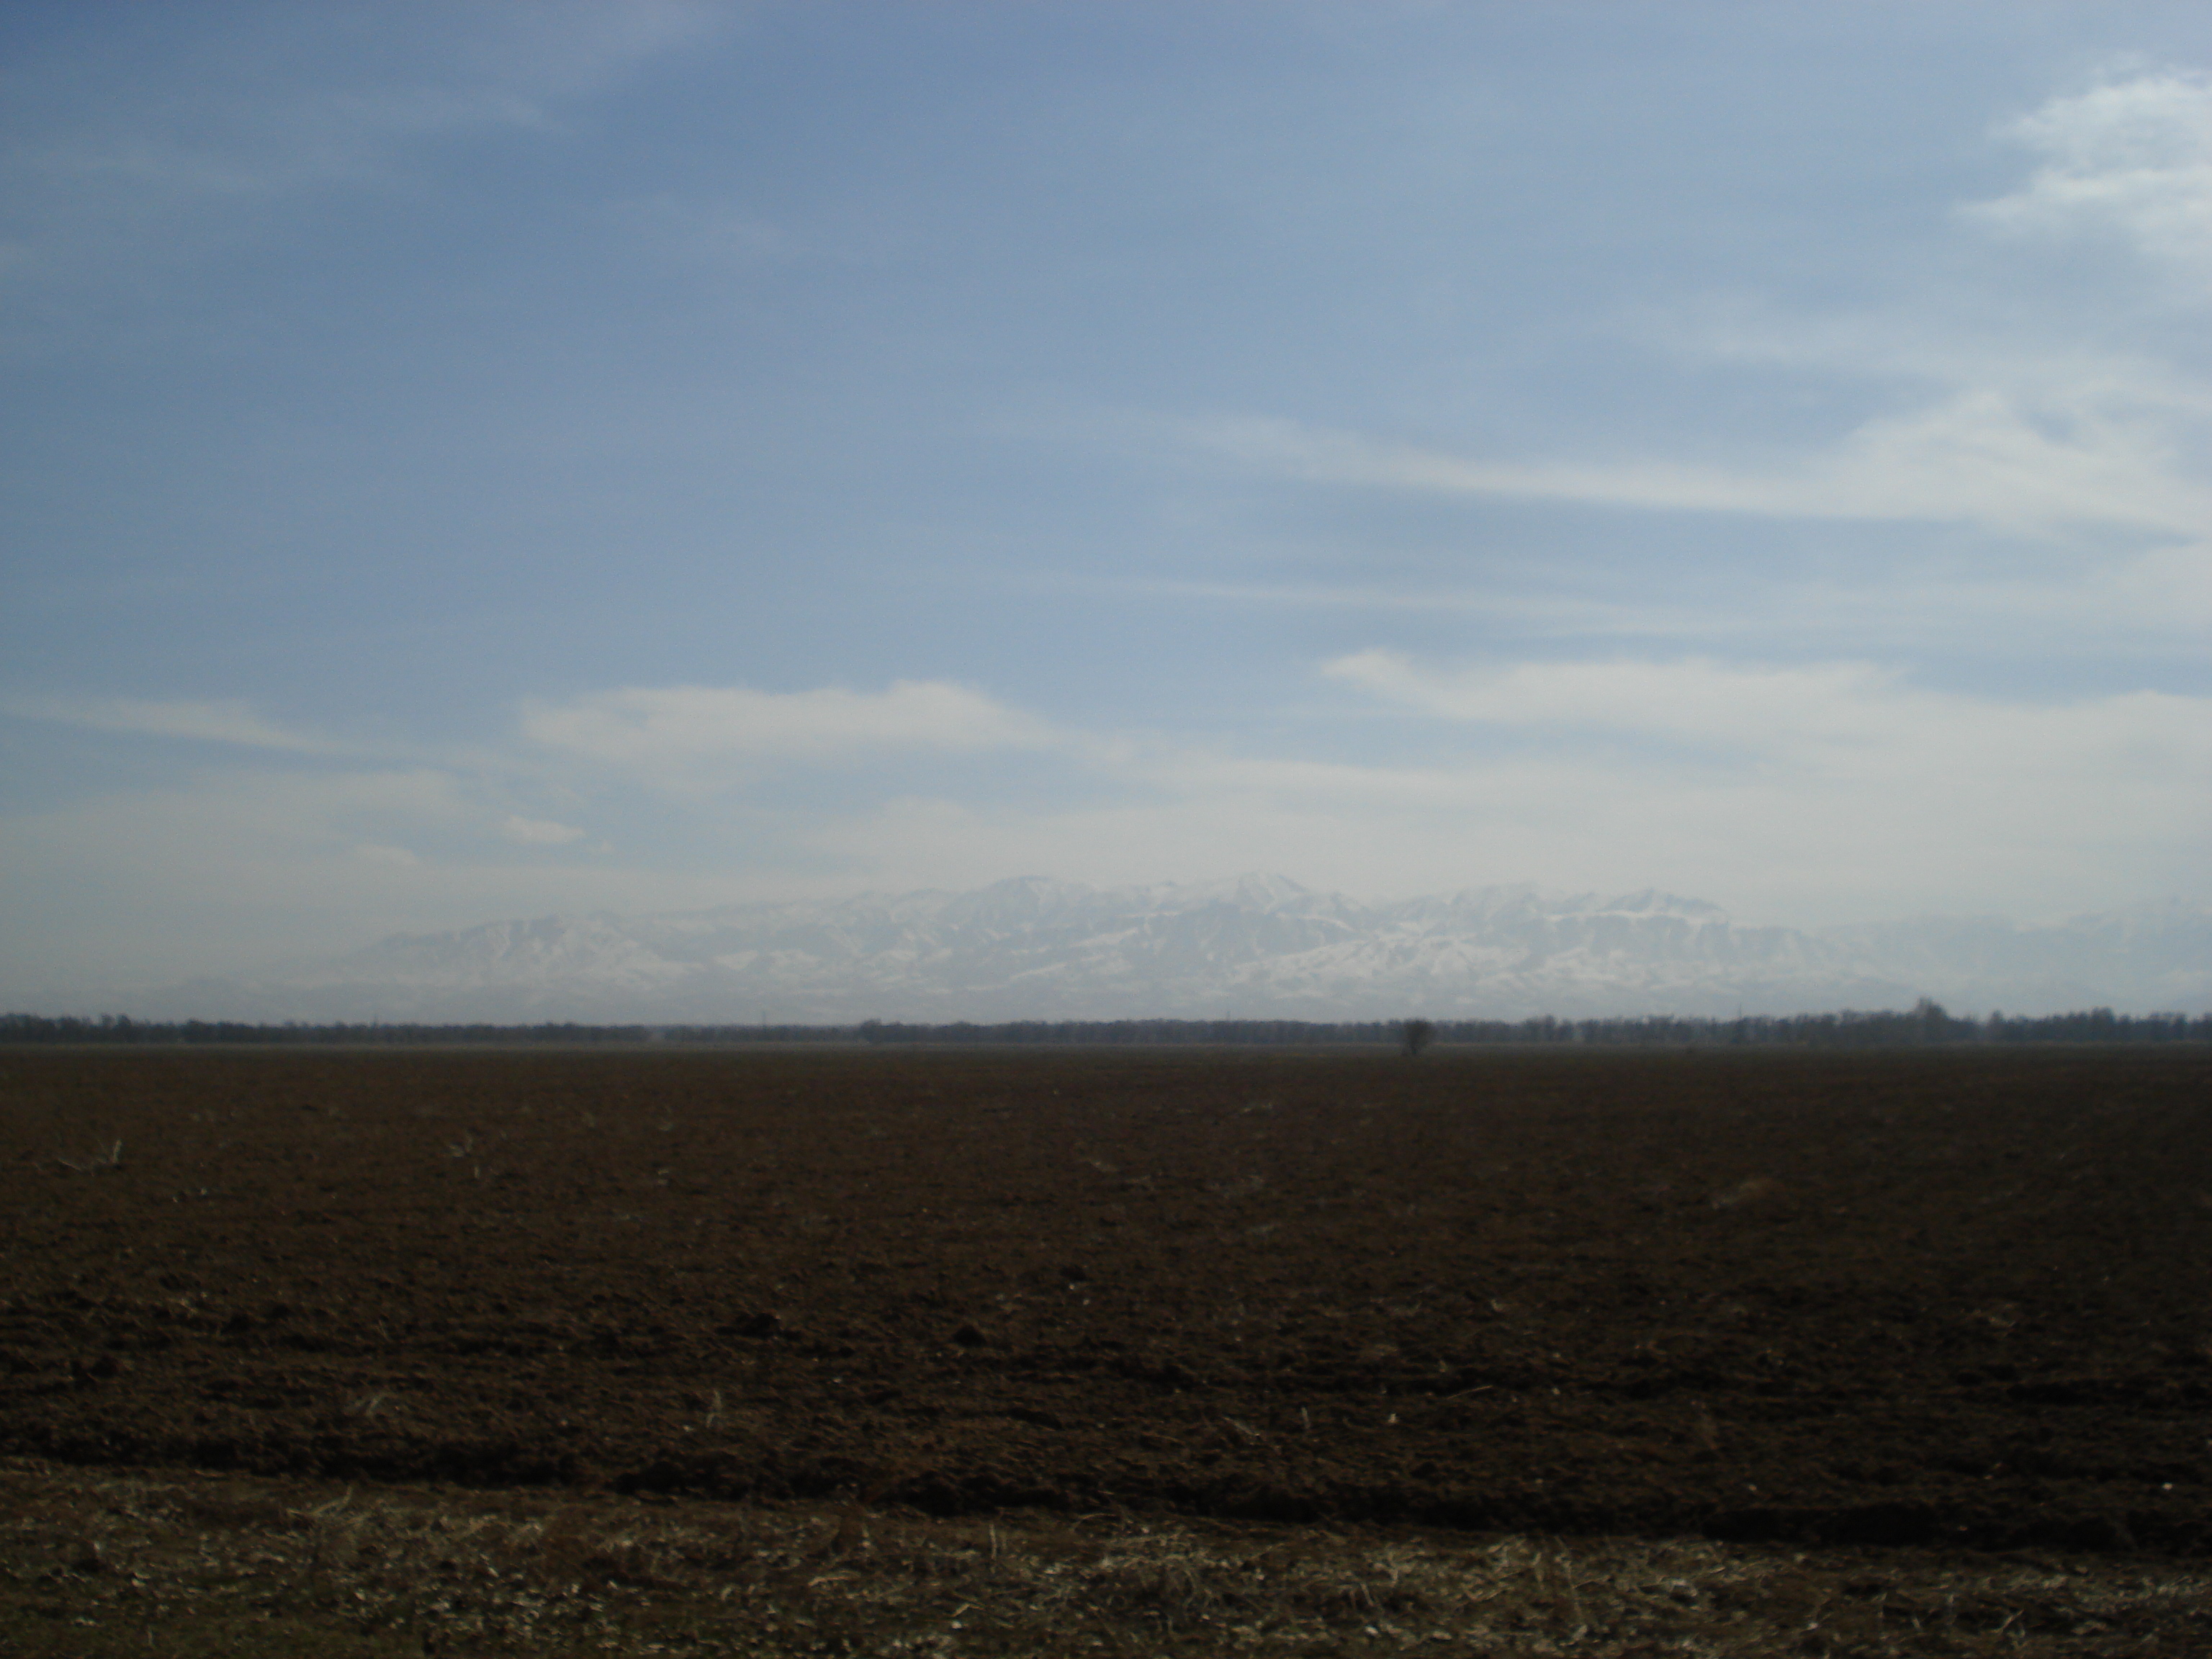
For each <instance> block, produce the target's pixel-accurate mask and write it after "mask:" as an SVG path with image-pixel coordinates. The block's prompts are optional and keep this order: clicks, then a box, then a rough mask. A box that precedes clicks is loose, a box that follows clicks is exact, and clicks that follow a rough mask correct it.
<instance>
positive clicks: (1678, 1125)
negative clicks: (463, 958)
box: [0, 1050, 2212, 1553]
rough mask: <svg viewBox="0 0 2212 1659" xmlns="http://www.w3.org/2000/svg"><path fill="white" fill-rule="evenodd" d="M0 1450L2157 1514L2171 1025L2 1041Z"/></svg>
mask: <svg viewBox="0 0 2212 1659" xmlns="http://www.w3.org/2000/svg"><path fill="white" fill-rule="evenodd" d="M0 1228H3V1229H4V1231H0V1241H4V1258H0V1274H4V1278H0V1453H5V1454H9V1455H17V1456H27V1457H37V1458H43V1459H48V1460H55V1461H60V1462H74V1463H79V1464H112V1465H131V1466H140V1467H152V1466H165V1465H166V1466H197V1467H201V1468H222V1469H228V1470H234V1471H239V1472H241V1473H246V1472H251V1473H254V1474H286V1475H295V1474H297V1475H318V1476H340V1477H344V1478H347V1479H353V1480H361V1479H368V1480H378V1479H382V1480H395V1481H421V1480H461V1481H467V1482H472V1483H478V1484H483V1485H493V1486H498V1485H520V1484H534V1483H552V1484H570V1485H579V1486H602V1487H612V1488H614V1489H616V1490H617V1491H631V1492H656V1491H658V1492H688V1493H693V1494H697V1495H703V1496H727V1497H754V1498H762V1497H783V1496H789V1497H824V1496H847V1495H850V1496H855V1497H859V1498H863V1499H865V1500H866V1501H867V1502H870V1503H878V1504H904V1505H908V1506H910V1507H913V1508H918V1509H921V1510H930V1511H934V1512H939V1513H947V1514H949V1513H957V1512H963V1511H973V1510H982V1509H989V1508H994V1507H998V1506H1005V1505H1041V1506H1049V1507H1053V1508H1059V1509H1065V1510H1082V1511H1086V1512H1088V1511H1096V1510H1104V1509H1112V1508H1115V1507H1117V1506H1119V1507H1123V1508H1127V1509H1129V1510H1139V1511H1145V1510H1150V1511H1153V1512H1159V1511H1164V1510H1179V1511H1182V1512H1185V1513H1197V1514H1207V1515H1212V1516H1243V1517H1254V1518H1263V1519H1276V1520H1298V1519H1307V1518H1316V1519H1318V1518H1341V1519H1360V1520H1367V1521H1409V1522H1425V1523H1428V1524H1431V1525H1442V1526H1449V1527H1464V1528H1484V1529H1491V1528H1495V1529H1516V1530H1530V1529H1535V1530H1541V1531H1545V1532H1550V1533H1569V1532H1582V1533H1590V1532H1606V1533H1643V1534H1684V1533H1703V1534H1708V1535H1711V1536H1716V1537H1722V1538H1732V1539H1789V1540H1801V1539H1802V1540H1805V1541H1820V1542H1831V1543H1898V1544H1905V1543H1922V1544H1951V1543H1963V1544H1971V1545H1978V1546H1984V1547H1996V1546H2012V1545H2022V1544H2043V1545H2050V1546H2063V1547H2069V1548H2075V1549H2095V1548H2103V1549H2118V1550H2126V1549H2131V1548H2132V1549H2142V1550H2155V1551H2165V1552H2179V1553H2202V1552H2203V1551H2204V1550H2205V1549H2206V1548H2207V1547H2208V1545H2212V1486H2208V1484H2207V1483H2208V1476H2212V1445H2208V1440H2207V1437H2208V1435H2212V1346H2208V1344H2212V1055H2207V1054H2203V1053H2202V1052H2194V1051H2183V1050H2168V1051H2163V1052H2155V1051H2134V1052H2126V1051H2092V1050H2059V1051H2050V1052H2043V1053H2017V1052H2015V1053H1999V1054H1989V1053H1981V1052H1972V1053H1966V1052H1938V1053H1922V1054H1879V1055H1869V1056H1863V1057H1841V1058H1838V1057H1833V1056H1827V1057H1820V1056H1813V1057H1808V1056H1804V1055H1796V1054H1760V1053H1725V1052H1699V1053H1695V1054H1682V1053H1679V1052H1674V1053H1668V1054H1618V1055H1616V1054H1530V1053H1487V1052H1465V1051H1451V1050H1443V1051H1437V1052H1434V1053H1432V1054H1430V1055H1428V1056H1426V1057H1425V1058H1423V1059H1421V1060H1418V1061H1407V1060H1402V1059H1401V1058H1398V1057H1396V1056H1395V1055H1383V1054H1350V1053H1323V1054H1297V1053H1281V1052H1265V1051H1262V1052H1253V1053H1238V1054H1225V1053H1219V1052H1214V1053H1206V1054H1162V1053H1143V1054H1114V1053H1105V1052H1099V1051H1085V1052H1069V1053H1006V1052H969V1053H957V1052H920V1053H891V1052H887V1051H881V1050H861V1051H826V1052H804V1051H781V1052H775V1051H766V1050H763V1051H759V1052H749V1051H741V1050H737V1051H733V1050H720V1051H689V1052H686V1051H672V1050H671V1051H658V1050H647V1051H638V1050H629V1051H624V1052H620V1053H614V1052H562V1053H548V1052H536V1053H514V1052H501V1053H485V1052H471V1053H458V1054H456V1053H428V1052H421V1051H417V1052H413V1053H390V1052H360V1053H340V1052H330V1051H323V1052H274V1053H269V1052H240V1053H228V1054H218V1053H210V1052H169V1051H164V1052H119V1053H118V1052H80V1053H59V1052H53V1053H31V1052H16V1053H10V1054H4V1055H0Z"/></svg>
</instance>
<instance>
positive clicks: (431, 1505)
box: [0, 1461, 2212, 1659]
mask: <svg viewBox="0 0 2212 1659" xmlns="http://www.w3.org/2000/svg"><path fill="white" fill-rule="evenodd" d="M0 1510H4V1512H5V1514H6V1516H7V1518H6V1520H5V1521H4V1522H0V1572H4V1578H0V1653H8V1654H40V1655H64V1654H66V1655H70V1656H82V1659H101V1656H107V1655H116V1656H120V1655H125V1654H129V1655H133V1656H138V1655H143V1654H147V1653H155V1654H161V1655H167V1656H180V1659H181V1656H193V1659H197V1656H201V1655H207V1656H215V1655H225V1656H240V1659H256V1656H264V1655H271V1656H273V1655H279V1654H283V1655H292V1654H307V1653H313V1654H317V1655H332V1656H363V1659H367V1656H380V1655H400V1654H405V1655H415V1654H419V1653H441V1654H456V1655H458V1654H498V1653H528V1654H537V1655H568V1654H577V1655H582V1654H609V1653H611V1654H647V1653H671V1654H684V1653H702V1654H706V1653H732V1654H754V1655H763V1656H783V1655H816V1654H832V1655H835V1654H854V1655H860V1654H881V1655H937V1656H952V1655H958V1654H1051V1653H1082V1654H1093V1653H1095V1654H1109V1655H1136V1654H1145V1655H1153V1654H1212V1653H1222V1654H1240V1655H1250V1656H1269V1655H1325V1654H1347V1655H1352V1654H1396V1653H1422V1654H1434V1655H1438V1656H1444V1655H1459V1654H1480V1655H1486V1656H1497V1659H1521V1656H1529V1659H1534V1656H1542V1655H1554V1654H1573V1655H1580V1656H1588V1659H1638V1656H1653V1659H1656V1656H1660V1655H1669V1656H1680V1659H1752V1656H1765V1655H1774V1654H1808V1655H1816V1656H1817V1655H1837V1656H1840V1655H1852V1656H1866V1659H1912V1656H1920V1655H1948V1656H1967V1659H1972V1656H1983V1655H1987V1656H1998V1655H2002V1656H2026V1659H2038V1656H2052V1659H2056V1656H2060V1655H2066V1656H2082V1659H2088V1656H2104V1655H2119V1654H2140V1653H2145V1652H2160V1653H2172V1654H2185V1653H2201V1652H2203V1651H2205V1650H2206V1649H2207V1647H2208V1645H2212V1612H2208V1606H2212V1572H2208V1571H2206V1570H2205V1569H2203V1567H2201V1566H2199V1565H2194V1564H2178V1563H2172V1562H2166V1563H2153V1562H2136V1563H2127V1564H2122V1563H2115V1562H2113V1561H2112V1560H2110V1559H2096V1558H2070V1557H2062V1556H2056V1555H2048V1554H2040V1553H2037V1554H2028V1555H2013V1556H2003V1557H1971V1556H1954V1557H1948V1558H1947V1557H1942V1556H1937V1555H1933V1554H1925V1553H1917V1552H1875V1551H1868V1552H1823V1553H1806V1552H1802V1551H1791V1550H1784V1549H1778V1548H1771V1547H1750V1546H1741V1545H1724V1544H1718V1543H1712V1542H1705V1541H1674V1542H1649V1541H1631V1540H1621V1539H1577V1540H1574V1541H1562V1540H1559V1539H1554V1538H1537V1537H1527V1536H1507V1537H1465V1536H1455V1535H1453V1534H1437V1533H1428V1532H1413V1531H1404V1530H1394V1529H1369V1528H1322V1527H1269V1526H1261V1525H1253V1524H1231V1523H1224V1522H1179V1521H1174V1520H1168V1519H1160V1518H1143V1517H1133V1516H1085V1517H1074V1518H1071V1517H1066V1516H1036V1515H1034V1514H1027V1513H1021V1512H1012V1513H1008V1514H1006V1515H1002V1516H996V1517H993V1518H991V1519H988V1520H976V1519H968V1520H939V1519H933V1518H930V1517H927V1516H918V1515H915V1514H912V1513H902V1512H897V1511H878V1510H866V1509H863V1508H861V1507H860V1506H858V1505H820V1504H816V1505H777V1506H751V1505H732V1504H701V1503H685V1502H681V1501H674V1500H665V1499H664V1500H649V1499H648V1500H641V1499H631V1498H616V1497H611V1496H608V1495H605V1494H577V1493H545V1492H533V1493H527V1494H514V1493H485V1492H454V1491H450V1490H437V1489H432V1488H425V1487H368V1486H335V1485H329V1484H323V1483H315V1482H305V1481H286V1480H253V1479H241V1478H237V1477H234V1476H227V1475H214V1474H173V1473H172V1474H156V1473H147V1472H122V1471H112V1472H90V1471H85V1470H78V1469H67V1468H57V1467H53V1466H50V1465H39V1464H35V1463H28V1462H20V1461H19V1462H10V1463H9V1464H6V1465H4V1466H0Z"/></svg>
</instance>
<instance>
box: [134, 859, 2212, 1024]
mask: <svg viewBox="0 0 2212 1659" xmlns="http://www.w3.org/2000/svg"><path fill="white" fill-rule="evenodd" d="M1922 996H1930V997H1934V998H1936V1000H1939V1001H1942V1002H1943V1003H1945V1004H1946V1005H1947V1006H1950V1007H1952V1008H1953V1009H1954V1012H1955V1011H1973V1012H1986V1011H1987V1010H1989V1009H1991V1008H2002V1009H2004V1010H2005V1011H2006V1012H2013V1013H2047V1012H2064V1011H2068V1010H2071V1009H2079V1008H2088V1007H2099V1006H2102V1007H2111V1008H2113V1009H2116V1010H2118V1011H2120V1012H2136V1013H2147V1012H2166V1011H2173V1012H2203V1011H2204V1010H2205V1009H2206V1008H2207V1006H2212V906H2207V905H2203V904H2191V903H2188V902H2182V901H2172V902H2166V903H2163V904H2154V905H2146V906H2142V907H2138V908H2134V909H2130V910H2124V911H2118V912H2112V913H2109V914H2106V915H2091V916H2083V917H2079V918H2076V919H2075V920H2072V921H2067V922H2064V923H2060V924H2057V925H2053V926H2047V927H2021V926H2016V925H2015V924H2013V923H2011V922H2007V921H1989V920H1960V919H1956V918H1933V919H1923V920H1919V921H1896V922H1882V923H1875V924H1869V925H1864V926H1860V927H1841V928H1832V929H1825V930H1822V931H1820V932H1818V933H1808V932H1802V931H1800V930H1797V929H1794V928H1788V927H1739V926H1737V925H1736V924H1735V922H1733V921H1730V920H1729V916H1728V915H1727V913H1726V912H1724V911H1723V910H1722V909H1721V908H1719V907H1718V906H1717V905H1713V904H1710V903H1707V902H1705V901H1703V900H1699V899H1694V898H1683V897H1680V896H1675V895H1672V894H1667V893H1661V892H1657V891H1653V890H1646V891H1643V892H1638V893H1632V894H1627V895H1623V896H1614V897H1601V896H1596V895H1591V894H1583V895H1578V896H1573V895H1560V894H1547V893H1545V892H1541V891H1540V890H1537V889H1535V888H1533V887H1528V886H1499V887H1481V888H1472V889H1468V890H1463V891H1462V892H1458V893H1455V894H1450V895H1445V896H1435V897H1427V898H1415V899H1406V900H1402V901H1399V902H1393V903H1386V904H1364V903H1362V902H1358V901H1356V900H1353V899H1350V898H1346V897H1345V896H1343V895H1341V894H1336V893H1322V892H1316V891H1314V890H1310V889H1308V888H1305V887H1303V886H1301V885H1299V884H1297V883H1296V882H1294V881H1291V880H1290V879H1288V878H1285V877H1281V876H1267V875H1248V876H1243V877H1237V878H1231V879H1229V880H1225V881H1218V882H1208V883H1196V884H1172V883H1170V884H1159V885H1155V886H1146V887H1124V888H1113V889H1098V888H1091V887H1087V886H1085V885H1082V884H1079V883H1073V882H1061V881H1053V880H1049V879H1047V878H1042V877H1027V878H1018V879H1014V880H1010V881H1002V882H999V883H996V884H993V885H991V886H988V887H984V888H981V889H977V890H973V891H969V892H943V891H925V892H915V893H905V894H896V895H883V894H866V895H862V896H858V897H854V898H846V899H836V900H807V901H794V902H784V903H761V904H747V905H734V906H727V907H724V908H717V909H712V910H702V911H695V912H686V913H678V914H671V915H648V916H637V917H620V916H615V915H591V916H586V917H581V918H568V917H561V916H549V917H545V918H543V919H540V920H538V921H495V922H489V923H486V924H484V925H483V926H481V927H470V928H465V929H460V930H458V931H455V932H453V933H424V934H403V935H395V936H394V937H392V938H390V939H385V940H383V941H381V942H380V943H379V944H376V945H370V946H368V948H367V949H365V950H362V951H353V952H350V953H349V954H347V955H344V956H341V957H334V958H331V959H330V960H328V961H325V962H320V963H313V964H307V965H305V966H300V967H295V968H292V969H287V970H284V971H282V972H272V973H270V974H267V975H258V976H255V977H253V978H250V979H225V980H213V979H210V980H199V981H191V982H189V983H185V984H180V985H171V986H166V987H159V988H158V989H152V990H148V991H144V992H141V993H137V994H131V996H130V998H129V1000H128V1002H127V1003H125V1004H119V1005H118V1006H119V1007H125V1008H127V1011H128V1012H131V1013H133V1014H137V1015H139V1016H141V1017H144V1018H203V1019H252V1020H283V1019H300V1020H307V1021H325V1020H367V1019H392V1020H411V1021H430V1022H439V1023H445V1022H473V1021H495V1022H500V1023H524V1022H538V1021H544V1020H580V1021H590V1022H600V1023H646V1024H654V1023H666V1024H676V1023H683V1024H694V1023H706V1024H743V1023H748V1022H750V1021H753V1020H756V1019H762V1018H765V1019H769V1020H771V1021H773V1022H775V1023H777V1024H845V1023H849V1022H853V1021H858V1020H863V1019H869V1018H881V1019H887V1020H909V1021H939V1022H941V1021H951V1020H959V1019H972V1020H1009V1019H1117V1018H1156V1017H1167V1018H1212V1017H1215V1016H1218V1015H1220V1014H1223V1013H1233V1014H1235V1015H1236V1016H1237V1017H1239V1018H1284V1019H1316V1020H1334V1019H1362V1018H1393V1017H1396V1016H1400V1015H1404V1014H1409V1013H1421V1014H1427V1015H1431V1016H1434V1017H1440V1018H1507V1019H1519V1018H1528V1017H1530V1016H1532V1015H1537V1014H1546V1013H1549V1014H1557V1015H1559V1016H1561V1017H1563V1018H1564V1017H1600V1016H1610V1015H1637V1014H1647V1013H1672V1014H1692V1015H1711V1016H1721V1017H1725V1016H1728V1015H1732V1014H1735V1013H1737V1012H1744V1013H1764V1014H1789V1013H1798V1012H1814V1011H1820V1010H1830V1009H1841V1008H1846V1007H1851V1008H1861V1009H1873V1008H1885V1007H1906V1006H1911V1004H1912V1003H1913V1002H1914V1001H1915V1000H1917V999H1918V998H1919V997H1922Z"/></svg>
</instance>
